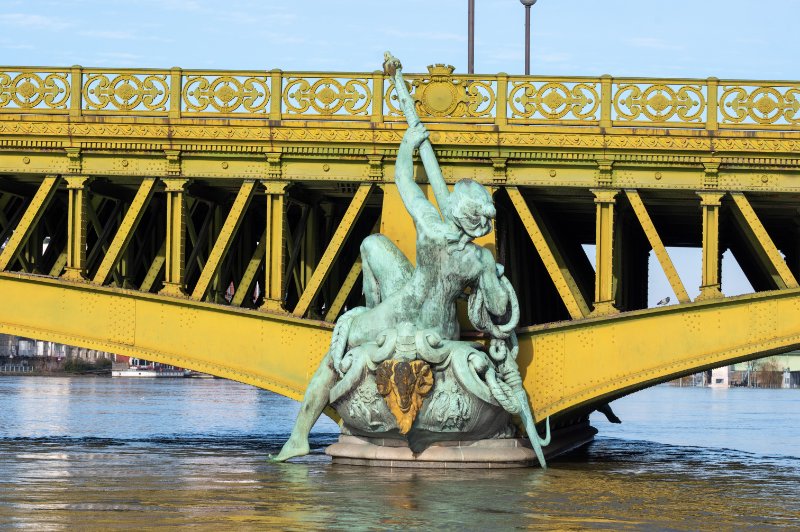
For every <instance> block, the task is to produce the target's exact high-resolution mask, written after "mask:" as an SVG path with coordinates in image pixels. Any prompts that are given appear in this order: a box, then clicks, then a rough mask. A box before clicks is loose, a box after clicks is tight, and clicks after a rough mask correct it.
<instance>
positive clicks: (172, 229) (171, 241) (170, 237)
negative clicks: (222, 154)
mask: <svg viewBox="0 0 800 532" xmlns="http://www.w3.org/2000/svg"><path fill="white" fill-rule="evenodd" d="M163 181H164V184H166V187H167V188H166V194H167V239H166V247H165V248H164V250H165V255H164V256H165V264H166V271H165V274H164V288H162V289H161V292H159V293H160V294H163V295H167V296H175V297H183V296H185V292H184V290H185V288H186V287H185V286H184V283H185V279H184V277H183V273H184V262H183V259H184V253H185V251H186V194H185V189H186V186H187V185H188V184H189V180H188V179H183V178H165V179H164V180H163Z"/></svg>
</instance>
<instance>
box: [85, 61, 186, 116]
mask: <svg viewBox="0 0 800 532" xmlns="http://www.w3.org/2000/svg"><path fill="white" fill-rule="evenodd" d="M80 96H81V103H82V105H81V112H82V113H83V114H146V115H150V116H167V113H168V110H169V107H170V106H171V105H172V102H171V101H170V75H169V71H168V70H166V71H164V70H160V71H158V70H156V71H140V70H123V69H120V70H108V69H98V68H91V69H88V68H87V69H84V70H83V72H82V82H81V91H80Z"/></svg>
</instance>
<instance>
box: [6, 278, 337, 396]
mask: <svg viewBox="0 0 800 532" xmlns="http://www.w3.org/2000/svg"><path fill="white" fill-rule="evenodd" d="M0 294H3V305H0V333H4V334H14V335H19V336H24V337H34V338H39V339H42V340H49V341H53V342H59V343H64V344H67V345H75V346H80V347H87V348H91V349H98V350H101V351H107V352H111V353H119V354H122V355H128V356H134V357H140V358H145V359H147V360H152V361H155V362H162V363H165V364H172V365H176V366H179V367H185V368H191V369H195V370H198V371H203V372H206V373H211V374H213V375H218V376H220V377H225V378H229V379H233V380H237V381H240V382H245V383H248V384H253V385H255V386H259V387H261V388H265V389H267V390H272V391H274V392H276V393H279V394H281V395H285V396H286V397H291V398H292V399H296V400H300V399H301V398H302V397H303V392H304V391H305V387H306V384H307V382H308V381H309V380H310V378H311V375H312V374H313V371H314V369H315V368H316V366H317V365H318V364H319V361H320V360H321V359H322V357H323V356H324V354H325V352H326V351H327V347H328V342H329V340H330V333H331V327H330V325H328V324H325V323H322V322H315V321H310V320H298V319H296V318H292V317H291V316H285V315H279V314H271V313H267V312H257V311H252V310H244V309H235V308H232V307H220V306H219V305H213V304H210V303H202V302H199V301H194V300H190V299H186V298H182V299H175V298H171V297H164V296H160V295H155V294H146V293H143V292H134V291H130V290H122V289H118V288H112V287H104V286H98V285H93V284H88V283H72V282H66V281H59V280H53V279H47V278H44V277H36V276H25V275H21V274H10V273H3V274H0ZM209 331H217V333H214V334H209Z"/></svg>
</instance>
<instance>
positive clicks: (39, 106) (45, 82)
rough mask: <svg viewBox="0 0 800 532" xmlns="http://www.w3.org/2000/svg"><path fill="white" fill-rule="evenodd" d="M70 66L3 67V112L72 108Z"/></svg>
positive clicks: (0, 105) (0, 97)
mask: <svg viewBox="0 0 800 532" xmlns="http://www.w3.org/2000/svg"><path fill="white" fill-rule="evenodd" d="M70 97H71V83H70V72H69V69H58V68H46V67H43V68H3V69H2V70H0V112H6V113H20V112H35V113H40V114H44V113H63V112H65V111H66V110H67V109H68V108H69V103H70Z"/></svg>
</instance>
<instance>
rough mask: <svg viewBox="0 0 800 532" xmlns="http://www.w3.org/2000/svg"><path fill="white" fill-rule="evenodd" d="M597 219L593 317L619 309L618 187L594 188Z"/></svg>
mask: <svg viewBox="0 0 800 532" xmlns="http://www.w3.org/2000/svg"><path fill="white" fill-rule="evenodd" d="M592 192H593V193H594V202H595V204H596V206H597V207H596V212H597V214H596V221H595V252H596V259H595V283H594V310H593V311H592V315H593V316H605V315H609V314H614V313H617V312H619V310H617V308H616V306H615V302H616V301H615V299H616V293H615V292H616V290H615V278H614V272H615V267H614V266H615V265H614V263H615V259H617V260H618V257H617V256H616V254H615V253H614V205H615V203H616V199H615V198H616V195H617V193H618V192H619V191H618V190H610V189H594V190H592Z"/></svg>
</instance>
